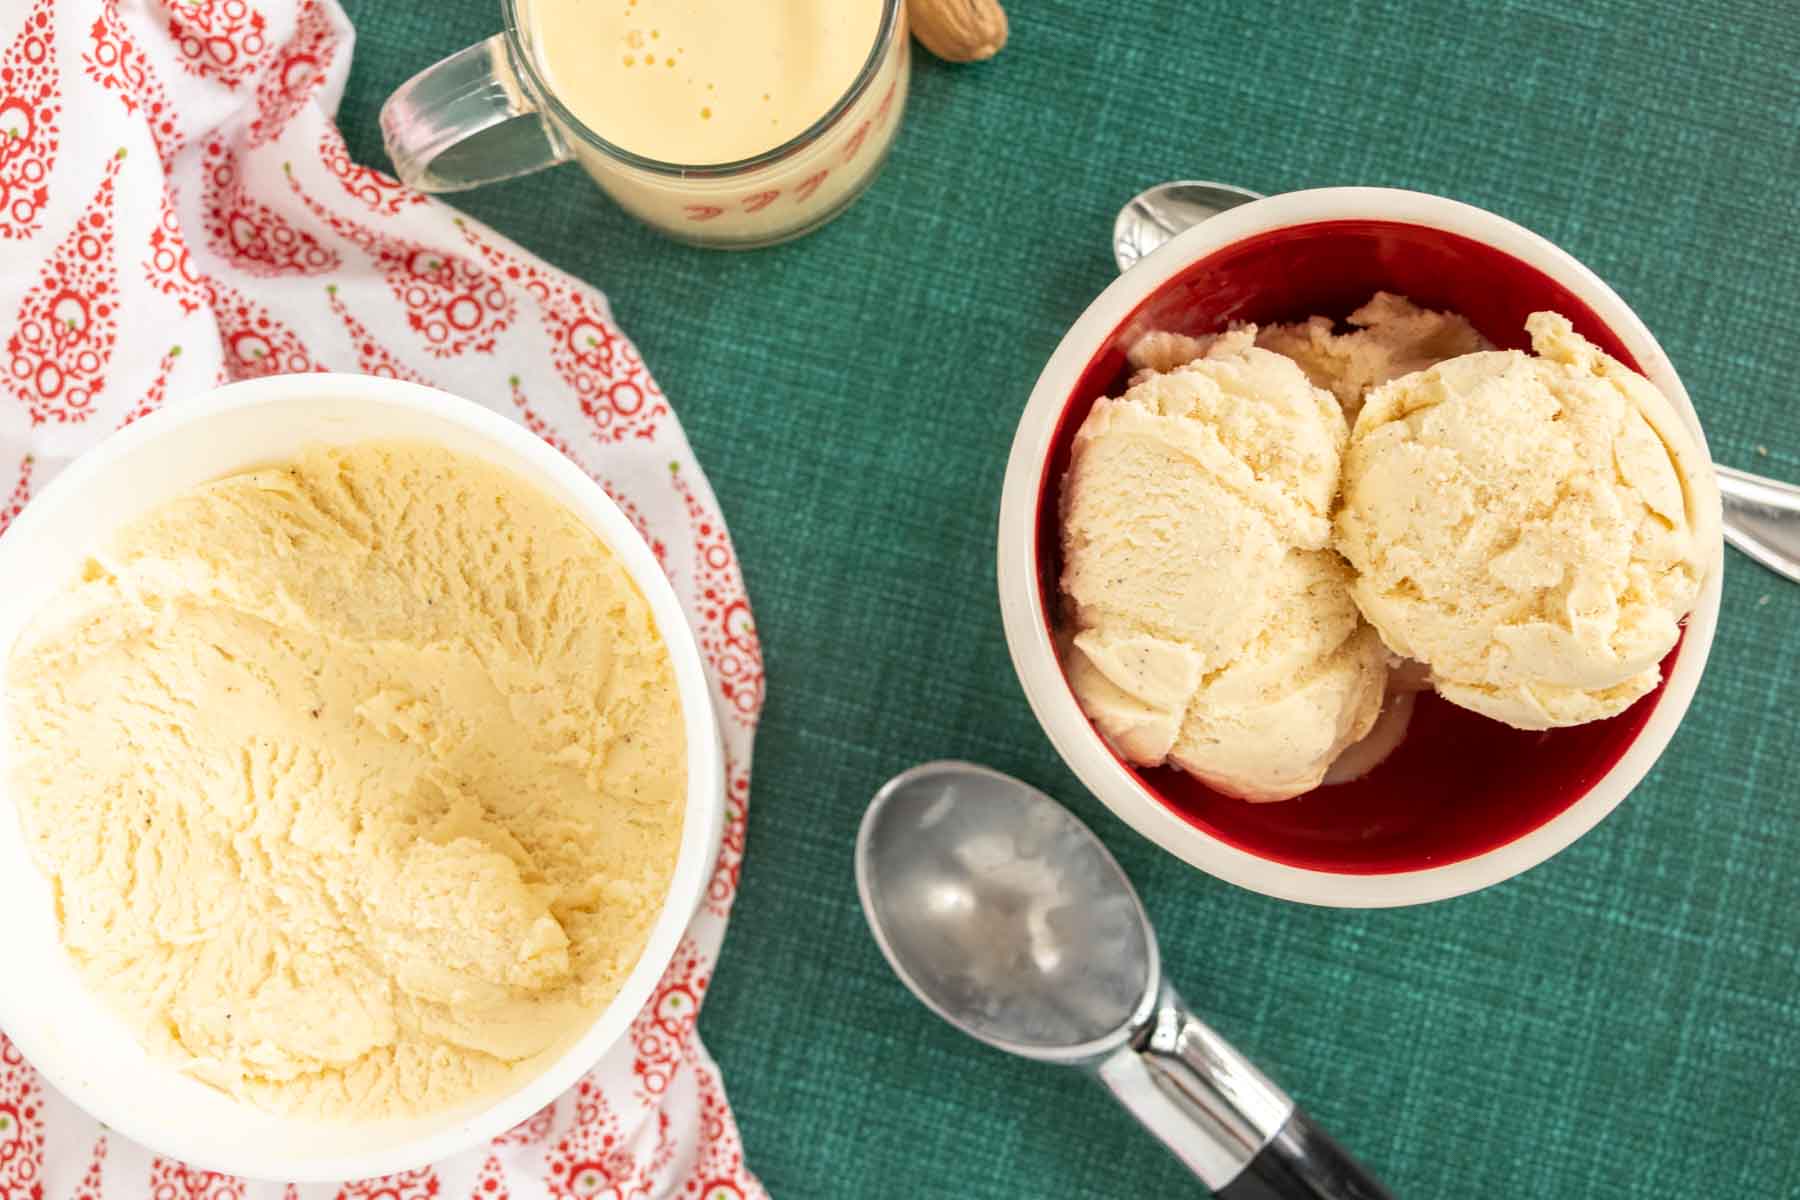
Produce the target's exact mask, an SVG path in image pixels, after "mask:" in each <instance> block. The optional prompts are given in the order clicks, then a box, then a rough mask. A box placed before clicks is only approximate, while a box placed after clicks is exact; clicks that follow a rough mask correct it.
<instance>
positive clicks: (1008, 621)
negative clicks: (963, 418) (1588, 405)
mask: <svg viewBox="0 0 1800 1200" xmlns="http://www.w3.org/2000/svg"><path fill="white" fill-rule="evenodd" d="M1343 220H1371V221H1390V222H1398V223H1402V224H1408V225H1417V226H1422V227H1425V228H1428V229H1439V230H1444V231H1447V232H1450V233H1456V234H1460V235H1461V236H1463V237H1466V238H1469V239H1471V240H1473V241H1476V242H1480V243H1482V244H1484V245H1487V246H1490V247H1492V248H1494V249H1496V250H1499V251H1501V252H1503V253H1506V254H1509V255H1511V256H1512V257H1514V258H1516V259H1518V260H1520V261H1521V262H1524V263H1526V264H1527V265H1529V266H1532V267H1535V268H1536V269H1537V270H1539V271H1541V272H1543V273H1544V274H1545V275H1547V276H1549V277H1550V278H1552V279H1554V280H1556V281H1557V282H1558V283H1561V284H1562V285H1563V286H1564V287H1566V288H1568V289H1569V290H1570V291H1571V292H1572V293H1574V295H1575V296H1576V297H1577V298H1578V299H1580V300H1581V301H1583V302H1584V303H1585V304H1587V305H1588V307H1590V308H1591V309H1593V311H1594V313H1595V315H1596V316H1598V317H1599V318H1600V320H1601V322H1602V323H1604V324H1605V325H1606V326H1607V328H1609V329H1611V330H1612V332H1613V333H1614V334H1615V335H1616V336H1617V337H1618V338H1619V340H1620V341H1621V342H1622V343H1624V345H1625V347H1626V349H1627V350H1629V351H1630V352H1631V354H1632V355H1633V356H1634V357H1635V358H1636V359H1637V361H1638V365H1639V366H1640V367H1641V368H1642V369H1643V372H1644V374H1645V375H1646V376H1647V377H1648V378H1649V379H1650V381H1651V382H1652V383H1654V384H1656V385H1657V387H1658V388H1660V389H1661V390H1662V392H1663V394H1664V395H1666V396H1668V397H1669V399H1670V401H1671V402H1673V403H1674V405H1675V407H1676V409H1677V410H1678V411H1679V412H1680V414H1681V417H1682V420H1683V421H1685V422H1686V423H1687V426H1688V428H1689V430H1690V431H1691V432H1692V433H1693V434H1694V437H1695V438H1696V440H1697V442H1698V444H1699V448H1700V450H1701V452H1702V454H1703V455H1704V456H1705V459H1706V461H1707V462H1708V463H1711V461H1712V455H1711V451H1710V449H1709V448H1708V447H1707V444H1706V434H1705V431H1704V430H1703V429H1702V428H1701V426H1700V419H1699V416H1698V415H1697V414H1696V413H1695V411H1694V405H1693V402H1692V401H1691V400H1690V399H1689V398H1688V394H1687V389H1686V388H1684V387H1683V386H1682V384H1681V380H1680V378H1679V377H1678V376H1677V375H1676V373H1675V368H1674V366H1673V365H1672V364H1671V363H1670V362H1669V356H1668V355H1667V354H1666V353H1664V351H1663V348H1662V346H1661V345H1660V344H1658V342H1657V341H1656V338H1655V337H1654V336H1653V335H1652V334H1651V333H1650V330H1649V329H1648V328H1647V327H1646V326H1645V325H1644V323H1643V321H1642V320H1640V319H1639V318H1638V316H1637V314H1636V313H1635V312H1633V311H1632V310H1631V307H1630V306H1629V305H1627V304H1626V303H1625V301H1624V300H1622V299H1621V298H1620V297H1619V295H1618V293H1616V292H1614V291H1613V290H1612V288H1610V287H1608V286H1607V285H1606V284H1605V283H1604V282H1603V281H1602V280H1601V279H1600V277H1599V276H1597V275H1595V274H1594V273H1593V272H1592V271H1591V270H1589V269H1588V268H1587V267H1585V266H1583V265H1582V264H1581V263H1580V262H1579V261H1577V260H1576V259H1575V258H1574V257H1573V256H1572V255H1570V254H1569V253H1568V252H1567V251H1565V250H1563V249H1561V248H1560V247H1558V246H1556V245H1555V244H1553V243H1552V242H1550V241H1548V240H1547V239H1545V238H1543V237H1541V236H1539V235H1538V234H1535V233H1532V232H1531V231H1530V230H1528V229H1526V228H1524V227H1523V226H1520V225H1517V224H1515V223H1513V222H1512V221H1509V220H1507V219H1506V218H1504V217H1501V216H1498V215H1497V214H1495V213H1491V212H1488V211H1487V210H1485V209H1481V208H1477V207H1475V206H1474V205H1471V204H1465V203H1463V202H1461V201H1458V200H1451V199H1448V198H1447V197H1443V196H1434V195H1430V194H1428V193H1424V192H1412V191H1405V190H1402V189H1397V188H1372V187H1334V188H1316V189H1312V190H1308V191H1300V192H1288V193H1285V194H1283V195H1278V196H1270V197H1268V198H1266V199H1263V200H1257V201H1253V202H1251V203H1249V204H1245V205H1243V206H1241V207H1238V208H1234V209H1231V210H1229V211H1228V212H1225V213H1222V214H1220V215H1218V216H1216V217H1211V218H1209V219H1207V220H1206V221H1203V222H1202V223H1201V224H1199V225H1197V226H1195V227H1194V228H1192V229H1189V230H1187V231H1186V232H1185V233H1182V234H1181V235H1180V236H1178V237H1175V238H1173V239H1171V240H1170V241H1169V242H1168V243H1167V244H1166V245H1164V246H1162V247H1161V248H1159V249H1158V250H1157V251H1156V252H1155V253H1153V254H1151V255H1149V256H1148V257H1146V258H1145V259H1144V260H1143V261H1142V262H1140V263H1139V264H1138V265H1136V266H1135V267H1133V268H1132V269H1131V270H1129V271H1127V272H1125V273H1124V274H1123V275H1121V276H1119V277H1118V278H1117V279H1115V280H1113V282H1112V283H1111V284H1110V285H1108V286H1107V288H1106V289H1105V290H1104V291H1103V292H1101V293H1100V295H1099V296H1098V297H1097V298H1096V299H1095V300H1094V302H1093V303H1092V304H1090V305H1088V307H1087V309H1086V311H1085V312H1083V313H1082V314H1081V316H1080V318H1079V319H1077V320H1076V322H1075V324H1074V325H1073V326H1071V327H1070V329H1069V331H1068V333H1066V334H1064V335H1063V339H1062V341H1061V342H1060V343H1059V344H1058V345H1057V348H1056V351H1055V353H1054V354H1052V355H1051V357H1050V361H1049V362H1048V363H1047V364H1046V365H1045V367H1044V370H1043V373H1042V374H1041V375H1039V377H1038V381H1037V385H1036V386H1035V387H1034V388H1033V389H1032V392H1031V398H1030V399H1029V400H1028V401H1027V402H1026V405H1025V411H1024V413H1023V415H1022V416H1021V417H1020V420H1019V426H1018V431H1017V433H1016V434H1015V435H1014V437H1013V444H1012V453H1011V455H1010V456H1009V458H1008V460H1007V464H1006V479H1005V485H1004V487H1003V489H1002V492H1001V499H1000V521H999V537H998V545H997V557H998V564H997V566H998V571H997V578H998V584H999V592H1000V613H1001V619H1002V623H1003V624H1004V626H1005V629H1006V644H1007V649H1008V650H1009V651H1010V653H1011V655H1012V661H1013V668H1014V670H1015V671H1016V672H1017V674H1018V676H1019V682H1020V684H1021V685H1022V686H1023V687H1024V690H1025V696H1026V699H1027V700H1028V701H1029V703H1030V704H1031V709H1032V712H1033V713H1034V714H1035V715H1036V716H1037V719H1038V723H1039V724H1040V725H1042V726H1043V728H1044V732H1045V733H1046V734H1048V735H1049V738H1050V741H1051V743H1052V744H1053V745H1054V746H1055V747H1056V750H1057V752H1058V753H1059V754H1060V755H1061V756H1062V758H1063V761H1064V762H1066V763H1067V764H1068V765H1069V767H1070V769H1071V770H1073V771H1074V772H1075V774H1076V776H1077V777H1079V778H1080V780H1081V781H1082V783H1083V784H1085V785H1086V786H1087V787H1088V788H1089V789H1090V790H1091V791H1092V792H1093V793H1094V794H1095V795H1096V796H1098V797H1099V798H1100V800H1101V802H1102V803H1104V804H1105V805H1106V806H1107V807H1108V808H1109V809H1111V810H1112V811H1113V812H1114V813H1115V814H1116V815H1117V816H1118V817H1119V818H1120V819H1122V820H1123V821H1125V823H1126V824H1128V825H1130V826H1131V827H1132V828H1133V829H1135V830H1137V831H1138V832H1139V833H1141V834H1143V835H1144V836H1145V837H1147V838H1149V839H1150V840H1151V841H1153V842H1155V843H1156V844H1157V845H1159V846H1161V847H1162V848H1163V849H1165V850H1167V851H1169V852H1170V853H1171V854H1174V855H1175V856H1177V857H1178V858H1181V859H1183V860H1184V861H1186V862H1188V863H1189V864H1191V865H1193V866H1195V867H1198V868H1200V869H1201V870H1203V871H1205V872H1207V873H1208V874H1210V875H1214V876H1216V877H1218V878H1220V879H1223V880H1225V881H1227V882H1228V883H1234V884H1237V885H1238V886H1239V887H1243V888H1247V889H1249V890H1250V891H1253V892H1260V893H1262V894H1263V895H1266V896H1273V897H1275V898H1277V899H1280V900H1296V901H1301V902H1304V903H1308V904H1317V905H1324V906H1329V907H1339V908H1386V907H1396V906H1400V905H1409V904H1424V903H1427V902H1430V901H1434V900H1444V899H1448V898H1450V897H1452V896H1459V895H1462V894H1464V893H1467V892H1473V891H1477V890H1479V889H1481V888H1485V887H1489V886H1491V885H1493V884H1496V883H1499V882H1501V881H1502V880H1506V879H1510V878H1512V877H1513V876H1515V875H1518V874H1520V873H1522V872H1524V871H1527V870H1529V869H1531V868H1532V867H1534V866H1537V865H1538V864H1539V863H1542V862H1544V861H1545V860H1547V859H1549V858H1551V857H1552V856H1554V855H1555V854H1556V853H1558V852H1559V851H1561V850H1563V849H1564V848H1566V847H1567V846H1569V845H1570V844H1571V843H1572V842H1574V841H1575V840H1576V839H1577V838H1579V837H1581V836H1582V835H1583V834H1585V833H1586V832H1588V830H1590V829H1592V828H1593V827H1594V826H1595V825H1597V824H1599V823H1600V821H1601V820H1602V818H1604V817H1605V816H1606V815H1607V814H1608V813H1610V812H1611V811H1612V810H1613V809H1614V808H1616V807H1617V806H1618V805H1619V802H1620V801H1622V800H1623V799H1624V798H1625V797H1626V795H1627V794H1629V793H1630V792H1631V790H1632V789H1633V788H1634V787H1636V786H1637V784H1638V783H1639V782H1640V781H1641V780H1642V779H1643V777H1644V776H1645V774H1647V773H1648V772H1649V770H1650V768H1651V766H1652V765H1654V764H1655V762H1656V760H1657V758H1658V757H1659V756H1660V755H1661V754H1662V752H1663V750H1664V748H1665V747H1667V746H1668V744H1669V740H1670V739H1671V738H1672V737H1673V736H1674V735H1675V730H1676V727H1677V726H1678V725H1679V724H1680V722H1681V718H1682V716H1683V714H1685V713H1686V712H1687V709H1688V705H1689V704H1690V703H1691V702H1692V700H1693V698H1694V691H1695V689H1696V688H1697V687H1698V686H1699V683H1700V675H1701V671H1702V669H1703V668H1704V667H1705V664H1706V658H1707V654H1708V652H1709V651H1710V650H1711V647H1712V640H1713V633H1714V631H1715V629H1716V628H1717V626H1718V617H1719V599H1720V594H1721V588H1722V576H1723V574H1724V572H1723V570H1722V565H1723V553H1724V551H1723V541H1722V540H1721V541H1720V544H1719V546H1717V547H1715V548H1714V551H1713V562H1712V567H1711V570H1710V572H1709V574H1708V578H1707V581H1706V584H1705V586H1704V588H1703V589H1702V591H1701V594H1700V599H1699V601H1698V603H1697V604H1696V605H1695V607H1694V611H1693V613H1692V614H1691V615H1690V616H1689V617H1688V620H1687V631H1686V634H1685V636H1684V638H1683V639H1682V643H1681V649H1680V652H1679V653H1678V654H1677V656H1676V659H1675V665H1674V667H1673V669H1672V670H1670V672H1669V675H1668V679H1667V681H1666V683H1665V684H1664V687H1663V690H1662V692H1661V693H1660V695H1659V696H1658V697H1657V698H1656V701H1655V704H1656V707H1655V708H1654V709H1653V710H1652V712H1651V714H1650V718H1649V720H1647V721H1646V722H1645V723H1644V726H1643V728H1642V729H1641V730H1640V731H1639V732H1638V735H1637V737H1636V738H1634V739H1633V740H1632V742H1631V745H1630V746H1629V747H1627V749H1626V751H1625V753H1624V754H1623V755H1622V756H1621V757H1620V758H1619V760H1618V761H1617V762H1616V763H1614V764H1613V766H1612V768H1611V769H1610V770H1609V771H1607V773H1606V774H1605V775H1604V776H1602V777H1601V778H1600V779H1599V780H1598V781H1597V782H1596V783H1595V784H1594V785H1593V786H1592V787H1590V788H1589V789H1588V790H1587V792H1586V793H1585V794H1584V795H1583V796H1582V797H1581V798H1580V799H1578V800H1576V801H1575V802H1574V803H1573V804H1571V805H1570V806H1569V807H1568V808H1566V809H1564V810H1563V811H1562V812H1560V813H1558V814H1557V815H1556V816H1554V817H1552V818H1551V819H1550V820H1548V821H1546V822H1545V823H1544V824H1542V825H1540V826H1538V827H1537V828H1535V829H1533V830H1531V831H1529V832H1528V833H1525V834H1523V835H1521V836H1520V837H1518V838H1515V839H1513V840H1512V841H1510V842H1507V843H1506V844H1505V845H1502V846H1498V847H1495V848H1494V849H1492V850H1489V851H1486V852H1484V853H1482V854H1478V855H1475V856H1473V857H1470V858H1466V859H1463V860H1461V861H1459V862H1455V863H1449V864H1446V865H1444V866H1441V867H1431V868H1427V869H1424V870H1416V871H1399V872H1393V873H1389V874H1380V875H1352V874H1341V873H1337V872H1331V871H1317V870H1311V869H1309V868H1305V867H1296V866H1291V865H1289V864H1286V863H1279V862H1274V861H1271V860H1269V859H1266V858H1262V857H1260V856H1258V855H1255V854H1251V853H1249V852H1248V851H1245V850H1242V849H1239V848H1238V847H1236V846H1232V845H1230V844H1228V843H1226V842H1224V841H1222V840H1220V839H1218V838H1216V837H1214V836H1212V835H1211V834H1209V833H1207V832H1206V831H1204V830H1202V829H1199V828H1197V827H1195V826H1194V825H1191V824H1189V823H1188V822H1187V821H1185V820H1183V819H1182V818H1181V817H1180V816H1178V815H1177V814H1176V813H1175V812H1174V811H1173V810H1171V809H1170V808H1169V807H1168V806H1167V805H1165V804H1164V803H1162V802H1161V801H1160V800H1158V799H1157V798H1156V796H1155V795H1154V794H1153V793H1151V792H1150V791H1149V790H1148V789H1147V788H1145V787H1144V786H1143V784H1141V783H1140V782H1139V781H1138V780H1137V779H1136V778H1135V777H1134V776H1133V775H1132V774H1131V772H1130V771H1129V770H1127V769H1126V768H1125V766H1124V765H1123V764H1122V763H1121V762H1120V761H1119V760H1118V758H1117V757H1116V756H1115V755H1114V754H1113V752H1112V750H1111V749H1110V748H1109V747H1108V746H1107V744H1106V742H1105V740H1104V739H1103V738H1102V737H1101V736H1100V734H1099V733H1098V732H1097V731H1096V730H1095V729H1094V727H1093V725H1092V723H1090V722H1089V721H1088V719H1087V717H1086V716H1085V715H1084V714H1083V713H1082V711H1081V709H1080V707H1079V705H1077V703H1076V701H1075V696H1074V693H1073V692H1072V691H1070V689H1069V684H1068V681H1067V679H1066V678H1065V677H1064V675H1063V671H1062V667H1061V664H1060V662H1059V660H1058V658H1057V654H1056V648H1055V647H1054V646H1053V645H1052V644H1051V641H1050V635H1049V627H1050V622H1049V621H1048V620H1047V619H1046V617H1047V614H1046V613H1045V612H1044V606H1043V598H1042V595H1041V594H1040V592H1039V588H1038V563H1037V547H1038V540H1037V511H1038V498H1039V494H1040V488H1041V487H1042V485H1043V480H1044V475H1045V473H1046V472H1047V471H1048V470H1049V465H1050V464H1049V451H1050V445H1051V442H1052V440H1053V438H1054V436H1055V432H1056V427H1057V423H1058V421H1059V419H1060V418H1061V416H1062V412H1063V409H1064V408H1065V406H1066V405H1067V403H1068V401H1069V397H1070V394H1071V393H1072V392H1073V391H1074V388H1075V383H1076V381H1077V380H1078V379H1079V378H1080V376H1081V374H1082V372H1083V371H1084V370H1085V369H1086V368H1087V365H1088V363H1089V362H1090V361H1092V359H1093V357H1094V355H1095V354H1096V353H1097V352H1098V351H1099V350H1100V348H1101V346H1102V344H1103V343H1104V342H1105V341H1106V339H1108V338H1110V337H1111V336H1112V335H1113V333H1114V331H1115V330H1116V329H1117V328H1118V327H1119V326H1120V324H1121V323H1122V322H1123V321H1124V320H1125V319H1126V318H1127V317H1128V316H1129V315H1130V314H1131V313H1132V312H1133V311H1135V310H1136V309H1137V308H1138V306H1139V305H1140V304H1142V303H1143V302H1144V301H1146V300H1148V299H1149V298H1150V297H1151V296H1152V295H1154V294H1155V293H1156V292H1157V291H1158V290H1159V289H1160V288H1162V287H1163V286H1164V285H1166V284H1167V283H1168V282H1169V281H1170V280H1171V279H1173V278H1174V277H1175V276H1176V275H1178V274H1180V273H1181V272H1182V271H1183V270H1185V269H1186V268H1188V267H1190V266H1192V265H1193V264H1195V263H1197V262H1199V261H1200V260H1202V259H1205V258H1208V257H1211V256H1212V255H1214V254H1216V253H1218V252H1219V251H1220V250H1223V249H1224V248H1226V247H1228V246H1231V245H1233V244H1235V243H1238V242H1241V241H1243V240H1245V239H1246V238H1250V237H1254V236H1256V235H1259V234H1263V233H1268V232H1270V231H1272V230H1277V229H1286V228H1290V227H1294V226H1300V225H1312V224H1317V223H1319V222H1322V221H1343Z"/></svg>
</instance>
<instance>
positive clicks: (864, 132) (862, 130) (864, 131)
mask: <svg viewBox="0 0 1800 1200" xmlns="http://www.w3.org/2000/svg"><path fill="white" fill-rule="evenodd" d="M868 136H869V123H868V122H867V121H864V122H863V123H862V124H861V125H858V126H857V127H856V132H855V133H853V134H851V135H850V140H849V142H848V143H846V144H845V146H844V161H845V162H849V161H850V160H851V159H853V158H855V157H856V156H857V154H858V152H860V151H861V150H862V148H863V142H864V141H865V140H867V138H868Z"/></svg>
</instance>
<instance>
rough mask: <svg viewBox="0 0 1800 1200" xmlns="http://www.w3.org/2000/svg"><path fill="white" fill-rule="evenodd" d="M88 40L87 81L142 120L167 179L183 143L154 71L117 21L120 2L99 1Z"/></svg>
mask: <svg viewBox="0 0 1800 1200" xmlns="http://www.w3.org/2000/svg"><path fill="white" fill-rule="evenodd" d="M88 36H89V41H90V44H89V46H88V48H87V50H86V51H85V52H84V53H83V54H82V56H81V63H82V67H83V68H84V69H85V70H86V71H87V77H88V78H89V79H92V80H93V81H94V82H96V83H98V84H99V85H100V86H101V87H102V88H105V89H106V90H108V91H112V92H117V93H118V94H119V101H120V103H122V104H124V106H125V111H126V112H128V113H137V114H141V115H142V116H143V118H144V124H145V126H146V127H147V128H148V129H149V131H150V140H151V141H152V142H153V143H155V145H156V156H157V158H159V159H160V160H162V168H163V173H164V174H165V175H166V174H167V173H168V172H169V169H170V168H171V167H172V166H173V165H174V162H175V155H176V152H177V151H179V150H180V149H181V146H182V142H183V140H184V139H183V137H182V133H181V129H180V127H179V126H178V125H177V124H176V120H175V106H174V105H173V104H170V103H169V97H168V95H167V94H166V93H165V92H164V91H163V86H162V81H161V80H160V79H159V78H158V77H157V74H156V69H155V68H154V67H152V66H151V65H150V59H149V57H148V56H147V55H145V53H144V51H143V49H142V48H141V47H140V46H139V45H138V44H137V42H136V41H135V40H134V39H133V38H132V36H131V34H130V33H129V32H128V31H127V30H126V28H125V22H123V21H121V20H120V19H119V0H102V3H101V5H100V15H99V16H98V17H95V18H94V24H93V26H92V27H91V28H90V29H89V31H88Z"/></svg>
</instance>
